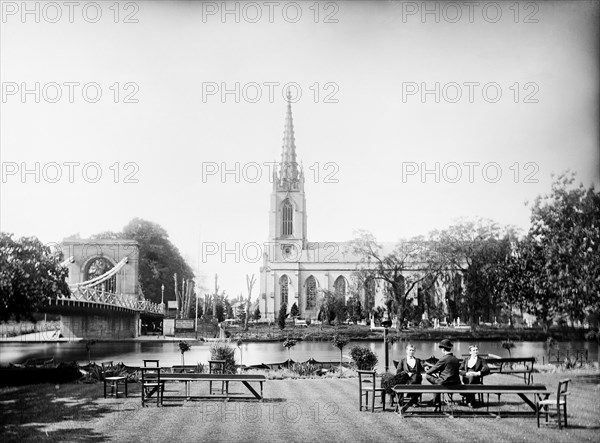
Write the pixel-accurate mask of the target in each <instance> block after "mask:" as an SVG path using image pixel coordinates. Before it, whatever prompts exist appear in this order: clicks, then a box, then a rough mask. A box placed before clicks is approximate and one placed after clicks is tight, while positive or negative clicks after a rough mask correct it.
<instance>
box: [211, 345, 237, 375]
mask: <svg viewBox="0 0 600 443" xmlns="http://www.w3.org/2000/svg"><path fill="white" fill-rule="evenodd" d="M210 359H211V360H225V374H235V371H236V369H235V348H234V347H233V346H231V345H230V344H229V343H228V342H226V341H215V342H213V344H212V345H210Z"/></svg>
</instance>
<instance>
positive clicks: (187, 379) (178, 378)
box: [160, 372, 267, 401]
mask: <svg viewBox="0 0 600 443" xmlns="http://www.w3.org/2000/svg"><path fill="white" fill-rule="evenodd" d="M160 380H161V381H165V382H184V383H185V396H183V397H181V396H169V398H186V399H192V398H193V399H212V398H223V399H225V400H230V399H232V398H236V399H250V400H259V401H262V400H263V398H264V397H263V383H264V382H265V381H267V377H265V376H264V375H258V374H250V375H249V374H190V373H180V374H167V373H162V372H161V374H160ZM202 381H204V382H209V383H212V382H225V386H227V388H226V390H225V392H224V393H222V394H207V395H196V396H192V395H191V392H190V383H191V382H202ZM230 382H240V383H242V384H243V385H244V386H245V387H246V388H247V389H248V391H249V392H250V393H251V394H252V396H248V395H240V394H231V393H230V392H229V383H230ZM250 383H259V384H260V393H259V392H257V391H256V390H255V389H254V387H253V386H252V385H251V384H250Z"/></svg>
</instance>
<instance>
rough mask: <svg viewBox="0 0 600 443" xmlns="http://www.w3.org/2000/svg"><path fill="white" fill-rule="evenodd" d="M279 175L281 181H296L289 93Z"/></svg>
mask: <svg viewBox="0 0 600 443" xmlns="http://www.w3.org/2000/svg"><path fill="white" fill-rule="evenodd" d="M279 173H280V177H281V178H282V179H286V180H290V181H292V180H297V179H298V162H297V160H296V139H295V138H294V121H293V119H292V102H291V95H290V91H289V90H288V93H287V112H286V114H285V126H284V128H283V146H282V149H281V163H280V164H279Z"/></svg>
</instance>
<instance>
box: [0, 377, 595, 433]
mask: <svg viewBox="0 0 600 443" xmlns="http://www.w3.org/2000/svg"><path fill="white" fill-rule="evenodd" d="M563 378H571V380H572V384H571V385H570V386H569V390H570V391H571V392H572V394H571V396H570V397H569V406H568V413H569V428H568V429H563V430H561V431H559V430H558V428H557V427H556V426H552V427H544V426H542V428H540V429H538V428H537V427H536V420H535V415H534V414H533V411H531V409H530V408H529V407H528V406H527V405H525V404H524V403H523V402H522V401H521V399H520V398H519V397H517V396H511V395H507V396H503V397H502V399H501V401H502V406H501V411H502V418H499V419H498V418H495V417H490V416H488V415H486V414H485V408H483V409H476V410H475V411H474V412H473V411H472V410H470V409H467V408H465V407H462V406H457V407H456V408H455V414H456V417H455V418H451V417H450V416H445V415H441V414H439V413H438V414H434V413H433V412H432V409H430V408H422V409H420V411H422V415H418V416H417V415H413V416H407V417H404V418H401V417H399V416H398V415H396V414H395V413H394V412H393V411H392V410H391V409H389V410H388V411H381V410H379V411H377V412H375V413H374V414H372V413H370V412H365V411H363V412H359V411H358V381H357V379H356V378H341V379H335V378H327V379H298V380H290V379H287V380H269V381H267V383H266V384H265V401H264V402H263V403H256V402H243V401H232V402H229V403H224V402H221V401H190V402H183V401H168V402H167V401H165V406H164V407H161V408H157V407H156V406H150V407H146V408H142V407H141V404H140V392H139V390H140V388H139V384H132V385H130V393H129V397H128V398H119V399H114V398H110V399H106V400H105V399H104V398H103V396H102V384H100V383H98V384H66V385H60V386H54V385H37V386H24V387H16V388H3V389H2V390H0V418H1V420H0V441H3V442H9V441H19V442H25V441H35V442H37V441H91V442H94V441H97V442H103V441H123V442H133V441H144V442H147V441H157V442H164V441H172V442H175V441H186V442H187V441H190V442H191V441H228V442H229V441H244V442H263V441H303V442H304V441H374V442H381V441H419V442H429V441H431V442H440V441H465V439H466V440H468V441H482V442H484V441H485V442H489V441H493V442H497V441H511V442H512V441H525V442H528V441H531V442H538V441H544V442H561V443H562V442H566V441H568V442H580V441H592V442H598V441H599V440H600V413H599V412H600V407H599V406H600V371H598V370H594V369H586V370H574V371H572V372H569V373H540V374H535V382H536V383H542V384H545V385H546V386H547V387H548V388H549V389H551V390H552V391H555V390H556V387H557V384H558V380H560V379H563ZM518 382H519V379H518V378H516V377H511V376H508V375H492V376H490V377H489V378H488V379H486V384H515V383H518ZM198 385H201V384H198ZM234 386H235V385H232V387H231V388H230V390H232V391H233V390H234ZM167 388H168V389H169V390H178V389H179V390H180V392H182V391H183V384H181V385H176V384H170V385H169V384H168V385H167ZM193 389H199V388H193ZM240 389H241V386H240ZM494 397H495V396H494ZM553 398H554V395H553ZM425 400H428V399H427V398H425ZM490 401H491V402H492V405H491V407H490V410H496V409H497V407H498V405H497V400H496V399H492V398H491V397H490Z"/></svg>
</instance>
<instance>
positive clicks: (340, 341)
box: [331, 334, 350, 373]
mask: <svg viewBox="0 0 600 443" xmlns="http://www.w3.org/2000/svg"><path fill="white" fill-rule="evenodd" d="M331 343H332V344H333V346H335V347H336V348H338V349H339V350H340V373H341V371H342V361H343V358H344V356H343V354H342V349H344V347H345V346H346V345H347V344H348V343H350V340H349V339H348V337H344V336H342V335H339V334H335V335H334V336H333V337H332V338H331Z"/></svg>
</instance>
